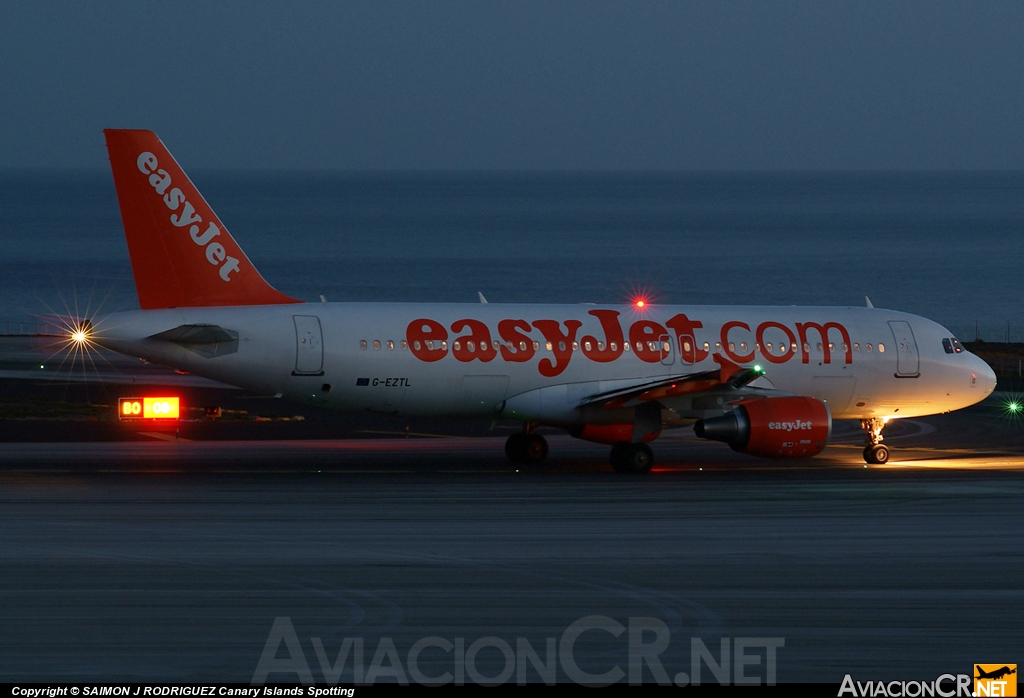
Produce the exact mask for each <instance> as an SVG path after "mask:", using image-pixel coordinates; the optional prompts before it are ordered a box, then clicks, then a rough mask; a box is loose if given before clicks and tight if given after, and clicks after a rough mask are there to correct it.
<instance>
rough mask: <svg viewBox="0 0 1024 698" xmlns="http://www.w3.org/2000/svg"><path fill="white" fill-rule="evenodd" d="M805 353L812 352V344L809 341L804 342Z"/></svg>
mask: <svg viewBox="0 0 1024 698" xmlns="http://www.w3.org/2000/svg"><path fill="white" fill-rule="evenodd" d="M804 353H805V354H810V353H811V345H810V344H808V343H807V342H804Z"/></svg>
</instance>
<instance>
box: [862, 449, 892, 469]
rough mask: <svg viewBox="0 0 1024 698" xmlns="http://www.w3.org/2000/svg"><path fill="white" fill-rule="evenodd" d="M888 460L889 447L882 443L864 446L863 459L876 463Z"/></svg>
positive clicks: (880, 463) (879, 463)
mask: <svg viewBox="0 0 1024 698" xmlns="http://www.w3.org/2000/svg"><path fill="white" fill-rule="evenodd" d="M888 460H889V448H888V447H887V446H885V445H884V444H875V445H874V446H867V447H865V448H864V461H865V462H866V463H872V464H876V465H882V464H883V463H886V462H887V461H888Z"/></svg>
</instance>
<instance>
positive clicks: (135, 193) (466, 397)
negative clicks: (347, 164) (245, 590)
mask: <svg viewBox="0 0 1024 698" xmlns="http://www.w3.org/2000/svg"><path fill="white" fill-rule="evenodd" d="M105 135H106V141H107V149H108V152H109V156H110V164H111V168H112V170H113V175H114V184H115V186H116V188H117V197H118V201H119V203H120V207H121V216H122V219H123V222H124V229H125V235H126V237H127V240H128V252H129V255H130V257H131V263H132V270H133V273H134V277H135V287H136V289H137V291H138V296H139V304H140V306H141V310H137V311H129V312H121V313H115V314H112V315H109V316H107V317H105V318H103V319H102V320H101V321H97V322H95V323H92V324H90V325H89V326H88V327H85V328H84V329H85V333H84V334H86V335H87V337H86V339H88V340H89V341H94V342H96V343H98V344H100V345H102V346H104V347H108V348H110V349H113V350H116V351H119V352H123V353H125V354H129V355H132V356H136V357H141V358H143V359H146V360H147V361H152V362H155V363H158V364H163V365H166V366H170V367H172V368H175V369H178V370H182V371H187V372H189V373H193V374H196V375H199V376H205V377H207V378H211V379H214V380H217V381H221V382H223V383H228V384H231V385H236V386H239V387H242V388H246V389H248V390H251V391H255V392H258V393H264V394H274V395H277V396H280V397H284V398H288V399H291V400H296V401H299V402H306V403H312V404H316V405H324V406H327V407H333V408H338V409H344V410H366V411H371V412H382V413H389V414H415V415H453V416H467V417H488V418H509V419H514V420H518V421H520V422H522V424H523V429H522V431H521V432H519V433H516V434H514V435H512V436H510V437H509V439H508V442H507V443H506V447H505V450H506V453H507V454H508V456H509V458H511V459H512V460H513V461H515V462H517V463H537V462H540V461H542V460H544V458H545V457H546V456H547V451H548V446H547V442H546V441H545V439H544V437H543V436H541V435H540V434H538V433H536V431H535V430H536V428H537V427H538V426H539V425H549V426H555V427H561V428H564V429H566V430H567V431H568V432H569V433H570V434H572V435H573V436H576V437H578V438H581V439H587V440H589V441H595V442H598V443H605V444H608V445H609V446H611V447H612V448H611V462H612V465H613V466H614V468H615V469H616V470H619V471H623V472H644V471H646V470H648V469H650V467H651V464H652V463H653V453H652V451H651V448H650V447H649V446H648V445H647V444H648V443H649V442H651V441H652V440H654V439H655V438H657V436H658V435H659V433H660V432H661V430H662V428H663V427H665V426H672V425H685V424H693V425H694V428H695V431H696V433H697V435H698V436H700V437H703V438H706V439H715V440H718V441H723V442H725V443H727V444H729V445H730V446H731V447H732V448H733V449H735V450H737V451H740V452H742V453H747V454H750V455H753V456H763V457H767V458H802V457H808V456H814V455H815V454H817V453H820V452H821V450H822V449H823V448H824V447H825V444H826V443H827V441H828V438H829V435H830V433H831V430H832V420H833V419H855V420H859V421H860V424H861V427H862V428H863V430H864V432H865V435H866V442H867V445H866V447H865V449H864V458H865V460H866V461H867V462H869V463H884V462H886V460H887V459H888V457H889V452H888V449H887V448H886V446H885V445H884V444H882V443H881V442H882V435H881V432H882V428H883V427H884V425H885V423H886V422H887V421H888V420H890V419H896V418H901V417H916V416H921V415H928V414H935V413H939V412H948V411H950V410H956V409H960V408H962V407H967V406H968V405H973V404H975V403H977V402H979V401H980V400H982V399H984V398H985V397H986V396H987V395H989V393H991V392H992V390H993V389H994V388H995V375H994V374H993V372H992V370H991V369H990V368H989V367H988V366H987V365H986V364H985V363H984V362H983V361H981V360H980V359H979V358H977V357H976V356H974V355H972V354H970V353H969V352H967V351H965V350H964V348H963V347H962V346H961V345H960V343H959V342H958V341H957V340H956V339H955V338H954V337H953V334H952V333H951V332H950V331H949V330H947V329H945V328H944V327H942V326H941V325H938V324H936V323H934V322H932V321H930V320H926V319H924V318H922V317H917V316H914V315H908V314H906V313H899V312H895V311H892V310H882V309H876V308H872V307H870V303H869V304H868V307H863V308H829V307H740V306H736V307H723V306H660V305H644V304H643V303H641V302H637V303H635V304H631V305H592V304H580V305H511V304H498V303H491V304H487V303H486V302H485V301H484V298H483V296H482V295H481V297H480V300H481V303H479V304H466V305H457V304H432V303H304V302H303V301H300V300H297V299H295V298H290V297H288V296H286V295H284V294H283V293H280V292H279V291H277V290H275V289H274V288H273V287H271V286H270V285H269V284H268V283H267V282H266V281H265V280H264V279H263V277H262V276H260V274H259V272H258V271H257V270H256V269H255V267H253V265H252V263H251V262H250V261H249V259H248V258H247V257H246V256H245V253H244V252H242V249H241V248H240V247H239V246H238V243H236V242H235V240H234V238H232V236H231V235H230V234H229V233H228V231H227V228H225V227H224V224H223V223H221V221H220V219H218V218H217V216H216V214H215V213H214V212H213V210H212V209H211V208H210V206H209V205H208V204H207V203H206V201H204V200H203V197H202V196H201V195H200V194H199V191H198V190H197V189H196V187H195V186H194V185H193V184H192V182H191V181H189V179H188V177H186V175H185V173H184V172H183V171H182V169H181V168H180V167H179V166H178V163H177V162H175V161H174V158H172V157H171V155H170V153H169V152H168V151H167V149H166V148H165V147H164V145H163V143H161V142H160V140H159V139H158V138H157V137H156V135H155V134H153V133H152V132H150V131H134V130H113V129H112V130H107V131H105Z"/></svg>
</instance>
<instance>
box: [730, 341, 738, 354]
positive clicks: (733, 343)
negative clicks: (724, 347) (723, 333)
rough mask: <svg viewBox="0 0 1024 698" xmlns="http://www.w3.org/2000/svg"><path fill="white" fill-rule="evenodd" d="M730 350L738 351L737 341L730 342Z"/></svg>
mask: <svg viewBox="0 0 1024 698" xmlns="http://www.w3.org/2000/svg"><path fill="white" fill-rule="evenodd" d="M729 351H733V352H734V351H736V342H729Z"/></svg>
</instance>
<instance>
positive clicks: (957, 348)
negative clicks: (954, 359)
mask: <svg viewBox="0 0 1024 698" xmlns="http://www.w3.org/2000/svg"><path fill="white" fill-rule="evenodd" d="M953 351H955V352H956V353H957V354H960V353H962V352H963V351H964V345H963V344H961V343H960V340H959V339H957V338H956V337H953Z"/></svg>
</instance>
